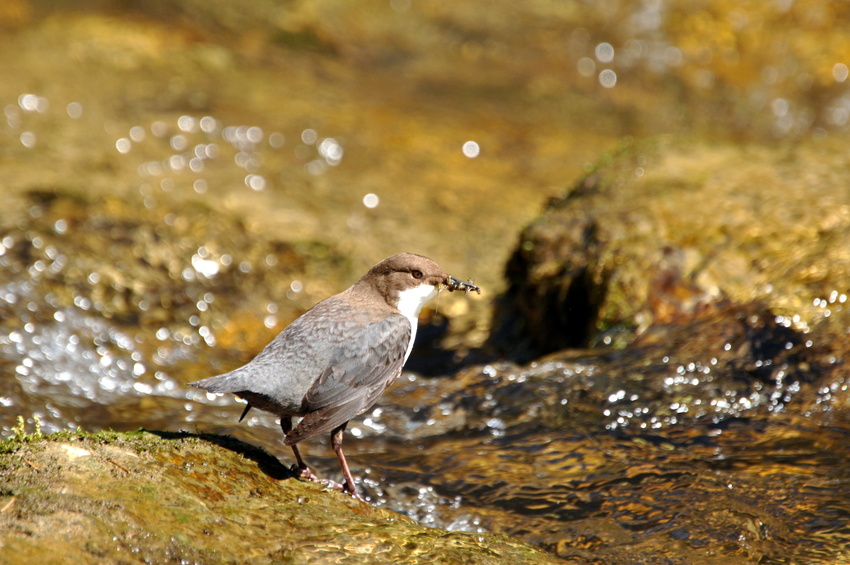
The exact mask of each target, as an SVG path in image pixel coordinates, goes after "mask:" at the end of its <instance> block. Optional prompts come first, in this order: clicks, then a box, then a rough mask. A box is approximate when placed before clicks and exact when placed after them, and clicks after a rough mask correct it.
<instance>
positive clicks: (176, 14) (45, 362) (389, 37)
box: [0, 0, 850, 563]
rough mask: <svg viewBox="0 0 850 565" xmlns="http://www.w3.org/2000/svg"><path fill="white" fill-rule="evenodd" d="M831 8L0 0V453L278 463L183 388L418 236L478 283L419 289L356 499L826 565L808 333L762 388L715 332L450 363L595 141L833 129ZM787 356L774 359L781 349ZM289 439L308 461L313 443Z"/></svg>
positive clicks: (551, 530) (669, 546)
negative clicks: (70, 451)
mask: <svg viewBox="0 0 850 565" xmlns="http://www.w3.org/2000/svg"><path fill="white" fill-rule="evenodd" d="M846 12H847V10H846V7H844V6H843V5H842V4H838V3H823V4H821V3H806V2H773V3H768V4H765V5H763V6H749V5H745V6H741V5H739V3H732V2H728V3H727V2H720V1H717V2H704V3H701V4H700V5H699V6H693V5H691V4H689V3H683V2H679V3H676V2H665V1H661V0H659V1H655V2H652V1H650V2H625V1H623V2H617V1H612V2H602V3H595V4H594V3H582V2H565V3H545V2H543V3H531V4H527V5H526V4H523V5H522V6H515V5H514V4H513V3H496V4H494V5H492V6H491V5H490V4H488V5H487V6H483V5H481V4H479V3H472V4H469V3H465V4H463V5H459V6H456V5H454V4H451V3H439V2H435V3H418V2H404V1H396V0H393V1H392V2H369V3H364V4H361V3H358V5H357V8H354V6H353V5H349V4H347V3H335V2H318V3H311V5H310V6H307V5H304V6H297V5H292V6H278V5H277V4H276V3H253V4H252V6H251V7H250V8H248V7H245V6H243V4H242V3H239V6H238V7H236V6H235V5H232V4H231V3H228V2H213V3H209V2H204V3H200V2H198V3H195V2H185V3H181V5H180V6H172V5H171V3H157V2H153V3H149V4H148V6H147V7H144V8H136V9H129V8H127V7H126V6H125V5H124V4H123V3H110V2H103V3H101V4H100V5H99V6H98V7H97V8H91V9H89V10H80V9H76V8H74V7H73V6H71V5H68V4H65V3H61V2H56V3H50V2H27V1H25V0H14V1H12V2H10V3H8V7H7V8H4V9H2V10H0V23H2V24H3V26H4V27H3V31H2V32H0V68H3V69H4V79H3V81H2V84H0V105H2V106H3V107H4V112H5V113H4V116H5V123H0V147H2V157H0V159H2V160H0V163H1V164H0V167H1V168H2V169H1V170H2V171H3V175H2V178H0V190H2V194H3V198H4V206H3V209H2V211H0V318H2V319H0V435H2V436H10V435H11V434H12V428H13V427H14V426H15V425H16V423H17V419H18V417H19V416H22V417H23V418H24V420H25V422H26V425H27V426H28V427H29V428H30V429H32V427H33V426H35V425H36V424H37V423H38V425H40V426H41V429H42V430H43V431H46V432H51V431H56V430H61V429H67V428H72V429H73V428H83V429H85V430H92V431H93V430H98V429H105V428H113V429H116V430H132V429H136V428H138V427H144V428H147V429H151V430H171V431H176V430H180V429H187V430H189V431H204V432H217V433H227V434H233V435H234V436H236V437H238V438H240V439H243V440H245V441H249V442H251V443H254V444H257V445H261V446H263V447H264V448H266V449H267V450H269V451H270V452H272V453H273V454H275V455H277V456H279V457H280V458H281V460H282V461H284V463H286V464H288V463H289V461H290V459H289V458H290V453H289V450H288V449H285V448H284V447H283V446H282V444H281V443H280V438H281V436H280V431H279V428H278V426H277V424H276V422H275V421H274V419H273V418H271V417H269V416H268V415H265V414H261V413H256V412H253V413H252V414H251V415H250V417H248V418H246V421H245V422H243V423H242V424H237V422H236V420H237V417H238V415H239V413H240V411H241V405H239V404H238V403H236V402H234V401H233V400H232V399H231V398H224V397H215V396H208V395H205V394H203V393H201V392H199V391H196V390H190V389H189V388H188V387H186V385H185V383H187V382H189V381H192V380H195V379H198V378H202V377H204V376H209V375H212V374H216V373H219V372H222V371H225V370H228V369H231V368H233V367H235V366H238V365H239V364H241V363H243V362H245V361H247V360H248V359H250V357H251V356H252V355H253V354H255V353H256V352H257V351H258V350H259V349H260V348H262V346H263V345H264V344H265V343H266V342H267V341H268V340H269V339H271V337H273V335H274V334H275V333H276V332H277V331H279V330H280V329H282V328H283V327H285V325H286V324H287V323H288V322H290V321H291V320H292V319H294V317H295V316H297V315H298V314H299V313H301V312H303V311H304V310H305V309H306V308H308V307H309V306H311V305H312V304H313V303H315V302H316V301H318V300H319V299H321V298H324V297H326V296H328V295H330V294H333V293H334V292H338V291H339V290H341V289H343V288H345V287H346V286H347V285H348V284H350V283H351V282H353V280H355V279H356V278H357V277H358V276H359V275H360V274H362V272H364V270H365V269H366V268H367V267H368V266H369V265H371V264H373V263H375V262H376V261H377V260H379V259H381V258H383V257H384V256H386V255H389V254H391V253H394V252H397V251H399V250H410V251H417V252H421V253H424V254H427V255H429V256H431V257H433V258H434V259H436V260H437V261H438V262H440V263H441V264H442V265H443V266H444V267H445V268H446V269H447V270H448V271H449V272H450V273H452V274H453V275H454V276H457V277H459V278H464V279H468V278H470V277H471V278H474V280H475V282H476V284H478V285H480V286H481V287H482V288H483V289H484V295H483V296H482V297H480V298H479V297H477V296H470V297H464V296H462V295H460V296H458V295H457V293H455V295H451V296H441V297H440V299H439V301H438V304H437V305H436V307H437V311H436V313H435V312H434V311H433V310H431V311H429V313H427V315H428V316H430V318H429V320H430V323H427V324H426V325H425V326H424V327H423V328H422V331H421V332H420V343H419V345H418V347H417V348H416V349H415V350H414V353H413V357H412V358H411V365H410V368H411V369H414V370H415V371H413V370H412V371H411V372H406V373H405V374H404V375H403V376H402V377H401V378H400V380H399V382H397V383H396V384H395V385H394V387H392V388H391V389H390V391H389V392H388V394H387V395H386V396H385V398H384V399H382V401H381V402H380V403H379V404H378V405H377V406H376V407H375V408H374V409H372V410H371V411H370V412H368V413H366V414H364V415H363V416H362V417H361V418H360V419H359V420H355V421H354V422H352V424H351V426H350V428H349V431H350V433H349V434H348V439H347V442H346V446H347V450H348V453H349V460H350V462H351V464H352V467H353V470H354V472H355V474H356V475H358V476H359V477H360V480H361V481H362V483H361V484H362V488H363V490H364V491H365V492H366V493H367V495H368V496H369V497H370V498H371V500H372V502H373V503H375V504H378V505H381V506H385V507H388V508H390V509H393V510H397V511H399V512H403V513H406V514H409V515H410V516H412V517H414V518H416V519H417V520H419V521H421V522H422V523H424V524H426V525H433V526H436V527H441V528H447V529H455V530H466V531H497V532H504V533H507V534H509V535H512V536H515V537H518V538H520V539H523V540H527V541H530V542H532V543H535V544H539V545H540V546H541V547H543V548H545V549H547V550H548V551H551V552H553V553H554V554H556V555H558V556H560V557H562V558H564V559H565V560H568V561H573V562H604V563H634V562H645V563H729V562H731V561H734V560H737V561H739V562H753V563H798V562H807V563H814V562H819V563H838V562H846V561H850V555H848V553H847V550H846V549H845V547H846V546H847V543H848V540H850V532H848V528H847V524H848V522H849V521H850V520H848V518H850V505H848V503H847V502H846V500H847V499H848V497H847V496H846V495H847V492H848V489H850V484H848V482H850V476H848V473H847V472H846V465H845V464H844V458H843V455H845V454H846V453H847V448H848V443H850V437H848V433H850V421H848V419H847V417H846V414H845V407H846V405H847V396H846V384H845V383H844V379H843V377H842V375H841V371H840V359H836V358H830V357H829V354H828V352H827V350H828V347H827V346H826V345H824V344H814V347H813V348H812V353H811V354H800V355H797V356H796V357H793V358H786V357H783V356H782V355H783V354H782V353H781V352H777V353H776V354H775V356H774V357H773V358H771V362H775V363H776V365H777V366H779V365H780V364H782V363H786V365H785V366H786V367H787V369H788V370H787V371H786V372H785V373H784V374H788V375H797V376H795V377H794V378H791V377H789V378H787V379H784V380H783V379H778V380H777V379H776V378H772V379H770V380H767V381H765V380H759V379H758V378H755V379H754V378H752V375H751V374H749V373H746V371H738V372H736V367H735V366H732V365H729V366H727V365H725V361H724V360H725V358H726V357H725V353H724V352H728V349H724V344H725V343H728V342H727V341H724V340H725V336H726V335H727V334H726V333H724V332H723V331H719V330H717V331H715V330H716V329H712V328H714V327H713V326H712V327H708V328H706V327H701V329H700V332H701V333H693V332H695V330H694V329H693V328H691V329H689V330H686V331H690V332H691V333H690V334H688V335H698V336H700V338H699V339H696V340H694V343H692V345H691V346H690V347H686V346H684V345H681V343H683V342H686V341H687V339H684V338H682V336H681V335H680V334H671V335H669V336H668V335H667V334H661V335H660V336H658V341H657V342H656V343H655V344H654V345H647V346H645V347H633V348H630V349H629V350H626V351H625V352H614V353H612V352H605V351H603V352H573V353H566V354H564V355H561V356H556V357H553V358H549V359H544V360H539V361H537V362H534V363H531V364H529V365H522V366H520V365H514V364H511V363H509V362H507V361H501V360H498V359H489V360H488V363H484V362H482V363H478V364H476V363H475V362H476V361H478V360H482V361H483V360H484V359H486V358H485V357H484V356H482V355H481V354H478V353H476V351H477V349H478V348H479V347H480V346H481V345H482V344H483V343H484V341H485V339H486V336H487V332H488V329H489V327H488V324H489V318H488V312H489V310H488V304H489V303H488V300H489V299H491V298H492V297H493V296H495V295H496V294H497V293H498V292H499V291H500V290H502V289H503V288H504V283H503V281H502V280H501V270H502V267H503V265H504V262H505V260H506V258H507V257H508V255H509V253H510V252H511V249H512V246H513V245H514V244H515V242H516V238H517V234H518V232H519V230H520V228H521V227H522V226H523V225H524V224H525V223H527V222H528V221H530V220H531V219H532V218H533V217H534V216H535V214H536V213H537V212H538V211H539V210H540V208H541V206H542V205H543V204H544V202H545V200H546V198H547V197H549V196H550V195H552V194H554V193H556V192H558V191H559V190H560V189H561V187H564V186H567V185H569V184H570V183H571V182H572V181H573V180H574V179H575V178H576V177H577V176H579V175H580V174H581V172H582V170H583V169H584V168H585V167H586V166H587V164H588V163H591V162H593V161H595V160H596V159H597V158H598V157H599V156H600V155H602V154H603V153H604V152H605V151H607V150H608V149H610V148H611V147H613V146H615V144H616V143H617V140H619V139H620V138H621V137H623V136H644V135H649V134H652V133H658V132H669V131H674V132H679V133H685V134H688V135H692V136H695V137H698V138H700V137H712V136H714V137H722V138H724V139H731V140H745V141H752V140H759V141H765V140H768V141H770V140H776V139H779V140H785V141H787V140H791V139H800V138H806V137H808V136H823V135H843V134H844V133H845V131H846V129H847V127H848V126H850V123H848V115H850V113H849V112H848V109H850V102H848V101H850V93H848V92H847V89H846V87H845V81H846V79H847V66H846V65H847V63H846V61H847V59H846V53H843V52H841V50H840V48H839V47H837V46H836V45H839V43H840V42H836V41H828V40H827V39H828V38H841V37H843V35H842V34H843V33H844V30H846V23H847V22H846V20H847V19H848V17H850V16H848V14H847V13H846ZM824 38H827V39H824ZM814 49H817V50H819V51H818V54H817V55H813V54H812V52H813V50H814ZM842 296H843V295H842ZM839 299H840V297H839V296H836V299H835V300H836V301H839ZM735 315H737V314H735ZM735 315H732V316H731V318H730V319H734V318H735ZM446 320H450V324H449V322H447V321H446ZM447 324H449V327H448V330H446V325H447ZM724 327H725V326H724ZM720 336H724V339H721V338H720ZM715 337H717V339H714V338H715ZM798 338H799V341H794V343H793V345H792V347H793V348H794V352H795V353H800V351H803V350H805V349H806V348H807V347H811V345H806V344H805V339H803V338H802V336H795V337H794V339H795V340H796V339H798ZM821 346H823V347H821ZM665 347H666V349H665ZM756 361H759V362H764V359H758V360H756ZM804 364H805V365H804ZM461 367H463V368H461ZM812 367H814V369H812ZM459 369H460V371H459V372H458V370H459ZM425 373H427V374H429V375H436V376H431V377H426V376H422V375H423V374H425ZM449 374H453V375H454V376H452V377H447V376H444V375H449ZM800 374H805V375H809V376H810V378H809V379H808V380H807V378H803V377H798V375H800ZM813 383H814V384H813ZM305 452H306V453H305V456H306V457H308V461H311V462H313V463H314V464H315V465H316V467H317V469H318V470H320V471H321V472H322V473H324V474H327V475H331V476H334V475H335V474H336V473H337V472H338V471H337V468H336V463H335V458H334V457H333V453H332V452H331V451H330V449H329V447H328V446H327V444H326V443H322V442H313V443H312V444H311V445H308V446H307V447H306V448H305Z"/></svg>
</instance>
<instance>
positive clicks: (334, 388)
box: [189, 253, 481, 501]
mask: <svg viewBox="0 0 850 565" xmlns="http://www.w3.org/2000/svg"><path fill="white" fill-rule="evenodd" d="M441 290H450V291H454V290H463V291H465V292H466V293H467V294H468V293H469V291H470V290H473V291H476V292H478V293H479V294H480V292H481V290H480V289H479V288H478V287H477V286H475V285H474V284H472V283H471V282H466V281H462V280H459V279H456V278H454V277H451V276H449V275H448V274H446V272H445V271H444V270H443V269H442V268H441V267H440V266H439V265H438V264H437V263H435V262H434V261H432V260H431V259H429V258H427V257H424V256H422V255H416V254H413V253H398V254H396V255H392V256H390V257H387V258H386V259H384V260H383V261H381V262H379V263H378V264H376V265H375V266H374V267H372V268H371V269H369V271H368V272H367V273H366V274H365V275H363V276H362V277H361V278H360V279H359V280H358V281H357V282H355V283H354V284H353V285H351V287H349V288H348V289H346V290H344V291H343V292H340V293H339V294H336V295H334V296H331V297H330V298H326V299H325V300H322V301H321V302H319V303H317V304H316V305H315V306H313V307H312V308H310V309H309V310H307V311H306V312H305V313H304V314H302V315H301V316H300V317H298V318H297V319H296V320H295V321H294V322H292V323H291V324H290V325H289V326H287V327H286V328H285V329H284V330H283V331H281V332H280V333H279V334H278V335H277V336H276V337H275V338H274V339H273V340H272V341H271V342H270V343H269V344H268V345H267V346H266V347H265V348H264V349H263V350H262V351H261V352H260V353H259V354H257V356H256V357H254V358H253V359H252V360H251V361H249V362H248V363H247V364H245V365H243V366H242V367H239V368H238V369H235V370H233V371H230V372H228V373H224V374H222V375H218V376H215V377H210V378H207V379H203V380H200V381H195V382H192V383H189V385H190V386H193V387H195V388H199V389H203V390H205V391H207V392H211V393H233V394H234V395H236V396H237V397H239V398H241V399H243V400H245V401H246V402H247V405H246V407H245V410H244V411H243V412H242V415H241V416H240V418H239V421H240V422H241V421H242V419H243V418H244V417H245V415H246V414H247V413H248V411H249V410H250V409H251V408H257V409H260V410H264V411H266V412H270V413H272V414H274V415H276V416H278V417H280V427H281V430H282V431H283V435H284V444H285V445H288V446H290V447H291V448H292V452H293V454H294V456H295V464H294V465H293V471H294V472H295V473H296V475H297V476H299V477H300V478H302V479H306V480H311V481H319V480H320V479H319V478H318V477H317V476H316V475H315V474H313V472H312V471H311V470H310V468H309V467H308V466H307V464H306V463H305V462H304V459H303V458H302V457H301V453H300V452H299V450H298V444H299V443H301V442H302V441H304V440H306V439H309V438H312V437H314V436H316V435H319V434H322V433H325V432H330V438H331V447H332V448H333V450H334V452H335V453H336V456H337V459H338V460H339V464H340V467H341V468H342V473H343V477H344V483H343V485H342V486H341V490H342V491H343V492H346V493H348V494H349V495H351V496H352V497H354V498H355V499H358V500H361V501H362V500H363V498H362V497H361V496H360V495H359V493H358V492H357V489H356V487H355V484H354V478H353V477H352V475H351V471H350V469H349V467H348V463H347V461H346V458H345V454H344V452H343V449H342V440H343V433H344V432H345V428H346V426H347V425H348V422H349V420H351V419H352V418H354V417H355V416H357V415H359V414H362V413H363V412H365V411H366V410H368V409H369V408H371V407H372V405H373V404H374V403H375V402H376V401H377V400H378V398H379V397H380V396H381V394H382V393H383V392H384V390H385V389H386V388H387V387H388V386H389V385H390V384H391V383H392V382H393V381H395V379H396V378H398V376H399V375H400V374H401V370H402V367H403V366H404V364H405V362H406V361H407V358H408V357H409V356H410V352H411V350H412V349H413V342H414V339H415V338H416V328H417V325H418V316H419V313H420V311H421V310H422V307H423V306H424V305H425V304H426V303H427V302H428V301H429V300H431V299H432V298H434V297H435V296H436V295H437V294H438V293H439V292H440V291H441ZM294 417H299V418H301V419H300V421H299V422H298V423H297V425H295V426H293V425H292V419H293V418H294ZM337 487H338V488H339V485H337Z"/></svg>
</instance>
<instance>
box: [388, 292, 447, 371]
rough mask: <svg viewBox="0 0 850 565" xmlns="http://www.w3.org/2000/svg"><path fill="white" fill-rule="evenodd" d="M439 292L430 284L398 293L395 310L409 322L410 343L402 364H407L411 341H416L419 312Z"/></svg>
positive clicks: (411, 347) (411, 345)
mask: <svg viewBox="0 0 850 565" xmlns="http://www.w3.org/2000/svg"><path fill="white" fill-rule="evenodd" d="M437 293H439V291H438V290H437V287H436V286H434V285H430V284H423V285H420V286H417V287H416V288H409V289H407V290H402V291H401V292H399V293H398V304H396V308H398V309H399V311H400V312H401V313H402V315H403V316H404V317H405V318H407V320H408V321H409V322H410V343H408V344H407V352H406V353H405V354H404V363H407V358H408V357H410V352H411V351H412V350H413V341H414V340H415V339H416V328H417V326H418V325H419V312H421V311H422V307H423V306H425V304H426V303H427V302H428V301H429V300H431V299H432V298H434V297H435V296H437Z"/></svg>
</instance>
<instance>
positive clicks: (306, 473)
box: [291, 465, 322, 483]
mask: <svg viewBox="0 0 850 565" xmlns="http://www.w3.org/2000/svg"><path fill="white" fill-rule="evenodd" d="M291 470H292V472H293V473H295V476H296V477H298V478H299V479H302V480H305V481H312V482H314V483H319V482H322V479H320V478H319V477H317V476H316V475H315V473H313V471H311V470H310V467H307V466H306V465H304V466H303V467H301V466H299V465H293V466H292V467H291Z"/></svg>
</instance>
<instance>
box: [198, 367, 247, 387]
mask: <svg viewBox="0 0 850 565" xmlns="http://www.w3.org/2000/svg"><path fill="white" fill-rule="evenodd" d="M189 386H193V387H195V388H200V389H203V390H205V391H207V392H239V391H242V390H245V388H246V387H245V382H244V380H243V375H242V373H241V372H240V371H239V370H238V369H237V370H235V371H231V372H229V373H224V374H223V375H218V376H216V377H210V378H208V379H203V380H201V381H195V382H193V383H189Z"/></svg>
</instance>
